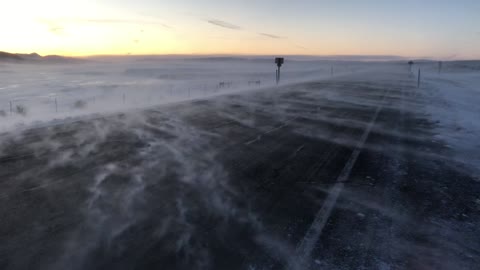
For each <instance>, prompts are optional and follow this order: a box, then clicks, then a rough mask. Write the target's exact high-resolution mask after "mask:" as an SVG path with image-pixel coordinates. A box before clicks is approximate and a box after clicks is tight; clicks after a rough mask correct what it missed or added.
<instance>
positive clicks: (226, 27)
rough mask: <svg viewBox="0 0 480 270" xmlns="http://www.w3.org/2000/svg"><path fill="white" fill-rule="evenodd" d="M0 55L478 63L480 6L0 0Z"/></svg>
mask: <svg viewBox="0 0 480 270" xmlns="http://www.w3.org/2000/svg"><path fill="white" fill-rule="evenodd" d="M0 7H1V10H2V15H1V16H0V33H1V37H0V51H8V52H20V53H30V52H37V53H39V54H42V55H46V54H62V55H71V56H86V55H99V54H102V55H103V54H119V55H125V54H135V55H140V54H248V55H261V54H279V53H281V54H301V55H398V56H410V57H412V56H414V57H432V58H442V59H465V58H480V1H478V0H457V1H453V0H449V1H447V0H436V1H434V0H402V1H400V0H397V1H393V0H383V1H381V0H364V1H359V0H338V1H334V0H330V1H327V0H296V1H292V0H275V1H274V0H243V1H228V0H203V1H202V0H175V1H173V0H68V1H67V0H1V3H0Z"/></svg>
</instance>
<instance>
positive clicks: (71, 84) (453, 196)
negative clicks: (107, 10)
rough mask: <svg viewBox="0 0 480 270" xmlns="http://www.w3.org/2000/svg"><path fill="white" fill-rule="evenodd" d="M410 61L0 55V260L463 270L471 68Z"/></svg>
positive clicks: (6, 265) (475, 196)
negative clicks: (19, 60)
mask: <svg viewBox="0 0 480 270" xmlns="http://www.w3.org/2000/svg"><path fill="white" fill-rule="evenodd" d="M332 66H333V69H334V72H333V74H332ZM412 69H413V70H412V71H410V70H409V67H408V65H407V64H406V63H403V62H401V63H400V62H375V63H369V62H322V61H315V62H304V61H303V62H300V61H299V62H295V61H287V62H286V64H285V66H284V68H283V70H282V72H283V80H282V83H281V84H280V85H279V86H275V85H274V70H275V66H274V64H273V63H272V61H270V60H249V61H246V60H231V59H230V60H221V61H219V60H215V61H213V60H212V59H208V60H199V59H196V60H172V59H169V60H144V61H138V60H136V61H132V60H129V61H125V60H116V61H110V62H105V60H102V61H98V62H88V63H81V64H75V65H23V64H22V65H14V64H0V76H1V79H2V80H1V83H2V84H1V85H0V104H2V106H3V107H0V112H2V115H0V123H1V124H0V125H1V129H2V130H1V131H2V132H1V133H0V179H2V181H0V216H1V217H2V222H0V240H1V245H0V269H15V270H18V269H294V270H304V269H319V268H320V269H332V270H337V269H382V270H383V269H475V267H476V266H477V265H480V214H479V213H480V195H479V194H480V193H479V190H480V178H479V175H480V154H479V153H480V141H479V140H478V135H479V134H480V121H479V115H480V107H479V106H478V104H480V103H479V102H480V62H445V63H443V67H442V70H441V71H439V70H438V65H437V63H436V62H421V63H419V64H416V65H414V66H413V68H412ZM418 69H421V83H420V86H419V87H417V79H418V78H417V77H416V76H417V71H418ZM257 81H260V84H257V83H256V82H257ZM222 82H223V86H220V83H222ZM249 82H250V85H249ZM252 82H253V83H252ZM55 100H56V104H55ZM10 102H12V109H11V110H10ZM17 106H19V107H17Z"/></svg>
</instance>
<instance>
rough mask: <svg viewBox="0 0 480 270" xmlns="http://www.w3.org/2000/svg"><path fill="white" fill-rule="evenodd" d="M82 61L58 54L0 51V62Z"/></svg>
mask: <svg viewBox="0 0 480 270" xmlns="http://www.w3.org/2000/svg"><path fill="white" fill-rule="evenodd" d="M79 61H83V60H80V59H77V58H73V57H65V56H60V55H46V56H41V55H39V54H38V53H30V54H23V53H8V52H2V51H0V62H11V63H73V62H79Z"/></svg>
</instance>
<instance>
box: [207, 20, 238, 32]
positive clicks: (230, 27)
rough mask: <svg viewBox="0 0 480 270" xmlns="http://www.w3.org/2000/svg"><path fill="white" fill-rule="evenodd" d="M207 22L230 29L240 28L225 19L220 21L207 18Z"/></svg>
mask: <svg viewBox="0 0 480 270" xmlns="http://www.w3.org/2000/svg"><path fill="white" fill-rule="evenodd" d="M207 22H208V23H210V24H213V25H215V26H219V27H223V28H228V29H232V30H240V29H242V28H241V27H240V26H238V25H235V24H231V23H229V22H226V21H221V20H207Z"/></svg>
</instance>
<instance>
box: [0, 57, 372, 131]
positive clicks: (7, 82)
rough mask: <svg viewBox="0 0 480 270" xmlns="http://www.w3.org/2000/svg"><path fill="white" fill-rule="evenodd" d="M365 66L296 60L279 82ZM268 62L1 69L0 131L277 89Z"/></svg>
mask: <svg viewBox="0 0 480 270" xmlns="http://www.w3.org/2000/svg"><path fill="white" fill-rule="evenodd" d="M361 67H365V66H364V65H363V64H361V63H338V62H326V63H325V62H324V63H319V62H308V61H291V62H289V63H287V64H286V65H285V66H284V67H283V68H282V82H283V83H292V82H301V81H308V80H313V79H319V78H328V77H331V76H332V72H333V76H338V75H341V74H346V73H351V72H354V71H356V70H358V69H359V68H361ZM275 69H276V66H275V64H274V63H273V60H270V59H251V60H248V59H237V60H231V59H228V58H226V59H216V60H215V59H214V60H212V59H209V58H206V59H187V60H179V59H177V60H175V59H160V60H156V59H136V60H125V59H115V58H113V59H108V60H105V59H103V60H97V61H94V60H91V61H89V62H85V63H77V64H63V65H62V64H50V65H49V64H43V65H42V64H40V65H39V64H30V65H29V64H1V63H0V82H1V83H0V117H1V118H0V119H1V120H2V121H1V123H0V131H6V130H9V129H11V128H12V127H21V126H28V125H30V124H37V125H38V124H41V123H42V122H43V123H45V122H48V121H50V120H57V122H58V120H62V119H67V118H68V117H74V116H80V115H90V114H92V113H101V112H115V111H124V110H128V109H134V108H145V107H148V106H152V105H158V104H165V103H172V102H178V101H183V100H192V99H198V98H206V97H209V96H216V95H222V94H226V93H233V92H239V91H247V90H252V89H259V88H265V87H270V86H273V85H274V83H275Z"/></svg>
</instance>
